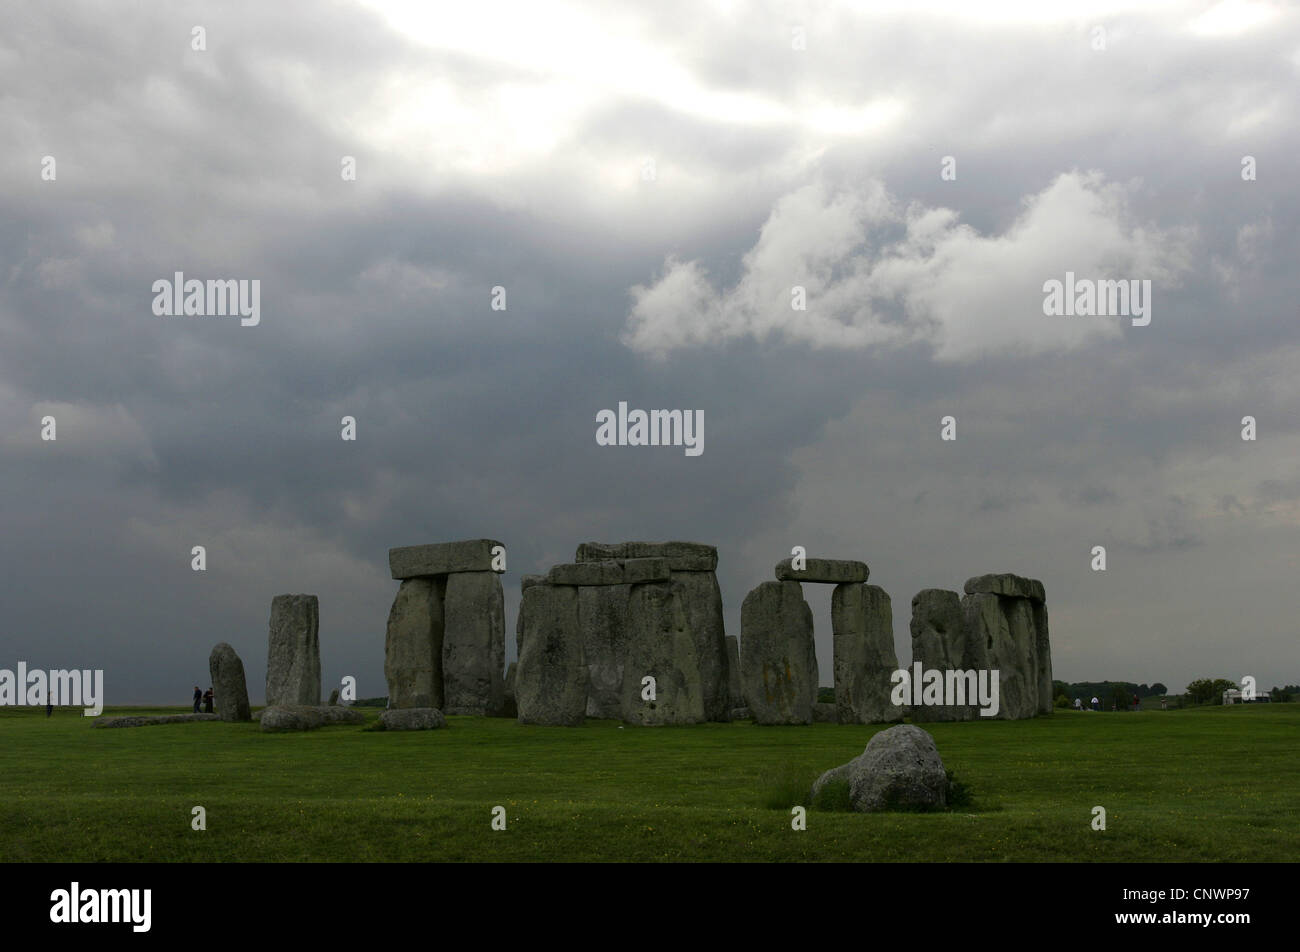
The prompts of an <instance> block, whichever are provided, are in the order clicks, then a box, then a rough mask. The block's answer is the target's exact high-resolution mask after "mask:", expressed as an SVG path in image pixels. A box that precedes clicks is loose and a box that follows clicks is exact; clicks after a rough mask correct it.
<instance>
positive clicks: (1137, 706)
mask: <svg viewBox="0 0 1300 952" xmlns="http://www.w3.org/2000/svg"><path fill="white" fill-rule="evenodd" d="M1141 707H1142V702H1141V701H1140V700H1139V699H1138V696H1137V695H1136V694H1134V695H1133V710H1135V711H1136V710H1139V709H1140V708H1141Z"/></svg>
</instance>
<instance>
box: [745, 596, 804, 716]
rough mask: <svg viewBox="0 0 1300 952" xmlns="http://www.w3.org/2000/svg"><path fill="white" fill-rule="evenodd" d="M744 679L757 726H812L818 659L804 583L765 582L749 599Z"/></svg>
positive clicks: (746, 610)
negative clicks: (804, 593) (801, 584)
mask: <svg viewBox="0 0 1300 952" xmlns="http://www.w3.org/2000/svg"><path fill="white" fill-rule="evenodd" d="M740 678H741V683H742V684H743V685H744V690H745V699H746V701H747V702H748V707H749V710H750V713H751V714H752V715H753V718H754V721H755V722H756V723H758V724H810V723H812V711H813V708H812V706H813V702H814V701H815V700H816V697H817V684H818V681H817V653H816V649H815V646H814V644H813V618H812V609H810V608H809V607H808V603H807V602H805V601H804V599H803V589H802V588H801V587H800V585H799V583H798V582H763V583H762V584H760V585H759V586H758V587H757V588H755V589H754V590H753V591H752V592H750V593H749V594H748V595H746V596H745V601H744V602H743V603H742V604H741V607H740Z"/></svg>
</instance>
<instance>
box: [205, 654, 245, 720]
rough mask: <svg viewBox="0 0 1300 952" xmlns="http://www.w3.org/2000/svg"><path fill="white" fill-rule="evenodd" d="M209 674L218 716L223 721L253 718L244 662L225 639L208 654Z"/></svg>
mask: <svg viewBox="0 0 1300 952" xmlns="http://www.w3.org/2000/svg"><path fill="white" fill-rule="evenodd" d="M208 674H209V675H211V677H212V695H213V700H212V703H213V705H214V706H215V707H216V709H217V716H218V717H220V718H221V719H222V720H223V721H247V720H251V719H252V718H251V716H250V713H249V707H248V682H247V681H246V680H245V679H244V662H242V661H240V660H239V655H237V654H235V649H234V648H232V647H230V645H228V644H226V643H225V642H224V641H223V642H221V643H220V644H218V645H217V646H216V647H215V648H213V649H212V653H211V654H210V655H208Z"/></svg>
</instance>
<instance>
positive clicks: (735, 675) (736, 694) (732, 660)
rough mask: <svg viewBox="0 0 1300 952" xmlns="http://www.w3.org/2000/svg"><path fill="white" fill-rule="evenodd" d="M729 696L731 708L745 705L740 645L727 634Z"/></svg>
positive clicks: (734, 637)
mask: <svg viewBox="0 0 1300 952" xmlns="http://www.w3.org/2000/svg"><path fill="white" fill-rule="evenodd" d="M727 698H728V704H729V705H730V708H731V710H735V709H737V708H741V707H744V706H745V689H744V688H743V687H741V685H740V645H739V643H738V642H737V641H736V636H735V635H727Z"/></svg>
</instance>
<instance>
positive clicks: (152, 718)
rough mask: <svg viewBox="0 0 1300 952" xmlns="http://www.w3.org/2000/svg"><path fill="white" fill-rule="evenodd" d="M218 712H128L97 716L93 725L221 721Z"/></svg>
mask: <svg viewBox="0 0 1300 952" xmlns="http://www.w3.org/2000/svg"><path fill="white" fill-rule="evenodd" d="M219 720H221V718H220V717H219V716H218V715H216V714H128V715H123V716H122V717H97V718H95V720H94V722H93V723H92V724H91V725H90V726H91V727H150V726H152V725H154V724H187V723H189V722H191V721H219Z"/></svg>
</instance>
